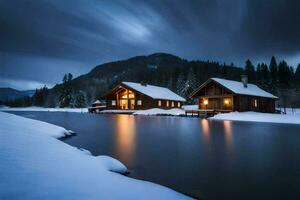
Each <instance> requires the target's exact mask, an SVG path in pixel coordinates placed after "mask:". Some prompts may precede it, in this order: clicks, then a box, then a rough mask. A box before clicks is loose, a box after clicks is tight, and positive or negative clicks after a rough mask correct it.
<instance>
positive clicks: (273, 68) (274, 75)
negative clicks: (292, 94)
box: [270, 56, 278, 84]
mask: <svg viewBox="0 0 300 200" xmlns="http://www.w3.org/2000/svg"><path fill="white" fill-rule="evenodd" d="M270 76H271V81H272V83H273V84H274V83H276V82H277V80H278V66H277V62H276V59H275V57H274V56H272V58H271V62H270Z"/></svg>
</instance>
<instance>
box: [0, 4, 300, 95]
mask: <svg viewBox="0 0 300 200" xmlns="http://www.w3.org/2000/svg"><path fill="white" fill-rule="evenodd" d="M156 52H166V53H171V54H175V55H178V56H180V57H183V58H186V59H190V60H191V59H200V60H215V61H220V62H227V63H231V62H234V63H235V64H236V65H238V66H241V67H243V66H244V62H245V60H246V59H247V58H249V59H251V60H252V61H253V62H254V63H256V62H267V63H269V60H270V58H271V56H272V55H275V56H277V57H278V59H285V60H287V61H288V63H289V64H291V65H294V66H296V64H298V63H299V62H300V1H297V0H198V1H196V0H195V1H187V0H185V1H183V0H178V1H175V0H167V1H164V0H153V1H150V0H149V1H141V0H136V1H125V0H124V1H115V0H114V1H111V0H110V1H103V0H101V1H100V0H49V1H46V0H32V1H25V0H24V1H22V0H0V87H14V88H17V89H33V88H36V87H40V86H42V85H43V84H47V85H48V86H52V85H53V84H55V83H57V82H59V81H60V80H61V78H62V76H63V74H64V73H67V72H71V73H73V74H74V75H75V76H78V75H80V74H83V73H87V72H88V71H89V70H90V69H92V68H93V67H94V66H95V65H97V64H101V63H104V62H109V61H115V60H119V59H126V58H129V57H132V56H137V55H148V54H151V53H156Z"/></svg>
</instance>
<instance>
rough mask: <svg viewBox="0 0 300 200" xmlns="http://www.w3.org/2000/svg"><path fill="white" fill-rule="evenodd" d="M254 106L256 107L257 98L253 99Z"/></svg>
mask: <svg viewBox="0 0 300 200" xmlns="http://www.w3.org/2000/svg"><path fill="white" fill-rule="evenodd" d="M254 106H255V108H256V107H257V99H254Z"/></svg>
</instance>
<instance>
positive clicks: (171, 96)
mask: <svg viewBox="0 0 300 200" xmlns="http://www.w3.org/2000/svg"><path fill="white" fill-rule="evenodd" d="M122 83H123V84H124V85H126V86H128V87H130V88H132V89H134V90H136V91H138V92H140V93H143V94H145V95H147V96H149V97H151V98H153V99H164V100H173V101H185V99H184V98H182V97H181V96H179V95H177V94H175V93H174V92H172V91H171V90H169V89H168V88H164V87H158V86H154V85H149V84H147V85H146V84H145V85H142V84H140V83H133V82H122Z"/></svg>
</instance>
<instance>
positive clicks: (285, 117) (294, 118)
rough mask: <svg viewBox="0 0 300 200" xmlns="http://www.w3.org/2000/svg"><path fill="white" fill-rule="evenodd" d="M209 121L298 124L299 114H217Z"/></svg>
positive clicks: (299, 120)
mask: <svg viewBox="0 0 300 200" xmlns="http://www.w3.org/2000/svg"><path fill="white" fill-rule="evenodd" d="M210 119H211V120H231V121H249V122H269V123H284V124H300V114H291V113H287V114H273V113H258V112H231V113H224V114H217V115H215V116H213V117H211V118H210Z"/></svg>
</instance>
